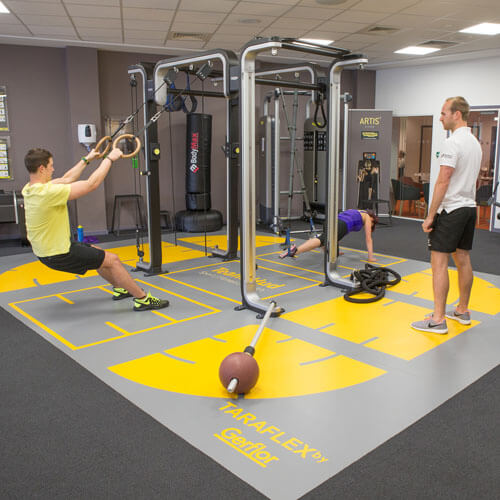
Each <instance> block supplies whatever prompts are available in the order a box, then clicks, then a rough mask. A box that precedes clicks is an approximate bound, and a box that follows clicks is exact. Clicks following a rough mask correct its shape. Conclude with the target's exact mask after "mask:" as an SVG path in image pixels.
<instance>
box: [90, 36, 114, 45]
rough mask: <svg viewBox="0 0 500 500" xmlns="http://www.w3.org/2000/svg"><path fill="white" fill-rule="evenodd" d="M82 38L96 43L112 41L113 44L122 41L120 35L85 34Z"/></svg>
mask: <svg viewBox="0 0 500 500" xmlns="http://www.w3.org/2000/svg"><path fill="white" fill-rule="evenodd" d="M81 38H82V40H84V41H86V42H92V43H94V44H96V45H99V44H103V43H104V44H106V43H112V44H113V45H115V44H116V45H119V44H121V43H122V36H121V35H87V36H85V37H81Z"/></svg>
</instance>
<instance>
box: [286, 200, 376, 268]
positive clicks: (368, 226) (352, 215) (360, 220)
mask: <svg viewBox="0 0 500 500" xmlns="http://www.w3.org/2000/svg"><path fill="white" fill-rule="evenodd" d="M338 219H339V220H338V233H337V241H340V240H341V239H342V238H343V237H344V236H345V235H346V234H348V233H352V232H353V231H360V230H361V228H364V230H365V242H366V248H367V250H368V262H376V261H377V259H376V258H375V256H374V255H373V239H372V233H373V231H375V225H376V224H377V223H378V218H377V216H376V215H375V212H373V210H346V211H344V212H340V213H339V215H338ZM324 245H325V235H324V233H321V234H319V235H318V236H317V237H315V238H311V239H310V240H307V241H306V242H304V243H302V245H300V246H299V247H297V246H295V245H292V246H291V247H290V248H288V249H287V250H286V251H285V252H283V253H282V254H280V257H281V258H282V259H284V258H285V257H296V256H297V255H300V254H301V253H304V252H309V251H310V250H313V249H315V248H318V247H322V246H324Z"/></svg>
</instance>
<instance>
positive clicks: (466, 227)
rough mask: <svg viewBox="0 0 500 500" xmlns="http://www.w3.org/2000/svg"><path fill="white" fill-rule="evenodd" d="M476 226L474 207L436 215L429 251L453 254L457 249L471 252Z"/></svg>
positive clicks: (430, 234) (430, 236)
mask: <svg viewBox="0 0 500 500" xmlns="http://www.w3.org/2000/svg"><path fill="white" fill-rule="evenodd" d="M475 226H476V209H475V208H474V207H462V208H457V209H456V210H453V211H451V212H449V213H448V212H446V210H443V211H442V212H441V213H440V214H436V216H435V217H434V221H433V223H432V227H433V230H432V231H431V232H430V233H429V250H434V251H435V252H443V253H453V252H454V251H455V250H456V249H457V248H460V249H461V250H471V249H472V240H473V239H474V227H475Z"/></svg>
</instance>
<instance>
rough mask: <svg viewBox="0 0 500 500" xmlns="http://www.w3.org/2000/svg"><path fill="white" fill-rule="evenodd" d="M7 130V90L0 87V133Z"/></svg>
mask: <svg viewBox="0 0 500 500" xmlns="http://www.w3.org/2000/svg"><path fill="white" fill-rule="evenodd" d="M8 130H9V115H8V114H7V88H6V87H2V86H1V85H0V131H2V132H6V131H8Z"/></svg>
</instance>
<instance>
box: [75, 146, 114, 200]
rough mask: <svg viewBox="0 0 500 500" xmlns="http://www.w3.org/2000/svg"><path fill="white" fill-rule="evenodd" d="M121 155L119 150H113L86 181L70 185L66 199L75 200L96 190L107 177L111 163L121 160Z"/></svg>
mask: <svg viewBox="0 0 500 500" xmlns="http://www.w3.org/2000/svg"><path fill="white" fill-rule="evenodd" d="M122 155H123V153H122V151H121V150H120V149H118V148H115V149H113V150H112V151H111V153H109V154H108V156H107V157H106V158H105V159H104V160H102V162H101V164H100V165H99V166H98V167H97V169H96V170H95V171H94V172H92V174H91V175H90V177H89V178H88V179H87V180H86V181H77V182H72V183H71V184H70V188H71V190H70V193H69V198H68V199H69V200H76V199H77V198H81V197H82V196H84V195H86V194H88V193H90V192H92V191H94V190H95V189H97V188H98V187H99V186H100V185H101V184H102V181H103V180H104V179H105V178H106V175H108V172H109V169H110V168H111V165H113V162H114V161H115V160H118V158H121V157H122Z"/></svg>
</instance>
